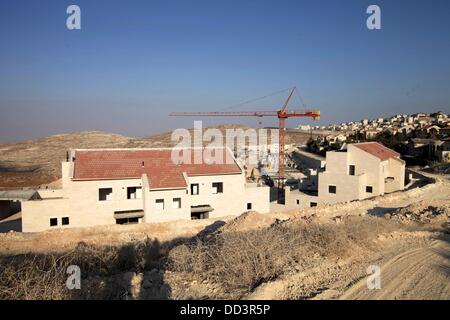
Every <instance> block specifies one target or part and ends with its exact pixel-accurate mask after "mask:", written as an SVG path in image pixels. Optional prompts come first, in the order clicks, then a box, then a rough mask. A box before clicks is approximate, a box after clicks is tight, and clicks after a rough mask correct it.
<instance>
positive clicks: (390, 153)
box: [354, 142, 403, 161]
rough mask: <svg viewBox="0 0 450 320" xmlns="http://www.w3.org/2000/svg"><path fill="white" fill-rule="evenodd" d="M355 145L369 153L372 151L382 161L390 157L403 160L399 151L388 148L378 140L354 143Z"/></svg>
mask: <svg viewBox="0 0 450 320" xmlns="http://www.w3.org/2000/svg"><path fill="white" fill-rule="evenodd" d="M354 146H355V147H357V148H358V149H361V150H363V151H365V152H367V153H370V154H371V155H373V156H375V157H377V158H378V159H380V160H381V161H384V160H388V159H390V158H392V159H395V160H400V161H403V160H401V159H400V154H399V153H397V152H395V151H394V150H392V149H389V148H386V147H385V146H383V145H382V144H380V143H378V142H367V143H356V144H354Z"/></svg>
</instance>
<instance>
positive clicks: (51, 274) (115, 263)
mask: <svg viewBox="0 0 450 320" xmlns="http://www.w3.org/2000/svg"><path fill="white" fill-rule="evenodd" d="M164 255H165V254H164V249H162V247H161V245H160V243H159V242H158V241H157V240H150V239H148V240H147V241H144V242H137V243H133V244H129V245H126V246H123V247H96V246H93V245H87V244H85V243H80V244H79V245H78V246H77V247H76V248H75V249H74V250H73V251H70V252H68V253H65V254H49V255H36V254H26V255H18V256H13V257H0V300H5V299H11V300H36V299H85V298H98V299H105V298H106V299H110V298H120V297H121V295H122V293H121V292H117V291H116V292H111V290H108V291H105V290H103V288H100V285H101V283H100V282H98V283H95V282H91V281H87V282H91V283H86V281H85V282H84V283H85V284H88V285H86V286H85V285H83V279H93V278H103V279H106V278H108V277H112V276H114V275H121V274H123V273H124V272H128V271H145V270H151V269H153V268H159V267H160V266H161V264H162V261H161V259H162V257H163V256H164ZM70 265H77V266H79V267H80V269H81V277H82V290H75V291H70V290H68V289H67V287H66V284H65V283H66V280H67V278H68V274H66V270H67V268H68V267H69V266H70ZM93 283H94V284H95V285H94V286H93V285H92V284H93ZM96 286H97V287H96ZM100 289H102V290H100ZM114 290H119V287H117V286H116V287H115V288H114V289H113V290H112V291H114Z"/></svg>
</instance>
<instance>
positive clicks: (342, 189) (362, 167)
mask: <svg viewBox="0 0 450 320" xmlns="http://www.w3.org/2000/svg"><path fill="white" fill-rule="evenodd" d="M299 185H300V188H297V189H293V190H290V189H287V190H286V200H285V201H286V204H287V205H289V206H293V207H294V206H296V207H313V206H317V205H321V204H334V203H340V202H347V201H352V200H363V199H367V198H370V197H374V196H378V195H383V194H385V193H390V192H394V191H397V190H403V189H404V186H405V163H404V161H403V160H401V159H400V155H399V154H398V153H397V152H395V151H393V150H391V149H389V148H386V147H384V146H383V145H382V144H379V143H377V142H367V143H356V144H349V145H348V146H347V150H346V151H329V152H327V153H326V165H325V168H324V170H323V171H322V172H319V173H318V187H317V189H316V190H314V191H311V190H302V188H301V184H299Z"/></svg>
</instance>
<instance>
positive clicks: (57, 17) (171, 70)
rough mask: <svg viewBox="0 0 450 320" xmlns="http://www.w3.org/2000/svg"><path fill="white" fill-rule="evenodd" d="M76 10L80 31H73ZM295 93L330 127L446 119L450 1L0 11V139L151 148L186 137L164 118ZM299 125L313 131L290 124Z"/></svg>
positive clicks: (147, 4)
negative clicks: (97, 141) (101, 137)
mask: <svg viewBox="0 0 450 320" xmlns="http://www.w3.org/2000/svg"><path fill="white" fill-rule="evenodd" d="M70 4H77V5H79V6H80V8H81V17H82V29H81V30H77V31H69V30H68V29H67V28H66V18H67V14H66V8H67V6H69V5H70ZM370 4H377V5H379V6H380V7H381V14H382V29H381V30H376V31H370V30H368V29H367V28H366V19H367V17H368V15H367V14H366V8H367V7H368V5H370ZM294 85H295V86H297V87H298V88H299V92H300V95H301V97H302V100H303V103H304V104H306V107H307V108H317V109H320V110H321V111H322V115H323V116H322V120H321V121H320V123H324V124H327V123H335V122H342V121H350V120H360V119H362V118H374V117H378V116H388V115H392V114H397V113H413V112H418V111H437V110H443V111H447V112H450V110H449V109H450V2H449V1H447V0H433V1H425V0H418V1H407V0H390V1H380V0H371V1H365V0H341V1H338V0H329V1H322V0H320V1H230V0H227V1H211V0H210V1H152V0H147V1H137V0H130V1H124V0H89V1H84V0H78V1H77V0H74V1H63V0H53V1H50V0H40V1H31V0H30V1H25V0H16V1H6V0H1V1H0V111H1V114H0V141H15V140H22V139H29V138H35V137H41V136H46V135H49V134H55V133H61V132H73V131H81V130H104V131H110V132H116V133H122V134H126V135H132V136H145V135H150V134H155V133H158V132H163V131H169V130H172V129H174V128H178V127H192V125H193V120H194V119H193V118H173V117H168V113H169V112H170V111H197V110H198V111H214V110H219V109H223V108H224V107H227V106H231V105H235V104H238V103H240V102H242V101H246V100H250V99H252V98H256V97H260V96H263V95H265V94H267V93H271V92H274V91H277V90H280V89H285V88H288V87H291V86H294ZM284 98H285V96H284V95H276V96H274V97H272V98H269V99H265V100H261V101H257V102H255V103H253V104H249V105H248V106H245V107H240V108H237V109H235V110H245V109H248V110H252V109H260V108H265V109H269V108H270V107H278V106H280V105H281V104H282V102H283V100H284ZM299 105H300V99H298V97H296V98H295V99H294V100H293V106H299ZM203 120H204V123H205V125H213V124H217V123H230V122H234V123H242V124H250V125H258V122H259V121H260V119H256V118H255V119H253V118H251V119H248V118H247V119H239V118H218V119H211V118H210V119H206V118H205V119H203ZM262 121H263V122H262V124H263V125H274V124H276V119H270V118H265V119H263V120H262ZM299 122H302V123H312V121H309V120H307V119H301V118H300V119H294V120H289V122H288V125H291V126H293V125H296V124H298V123H299Z"/></svg>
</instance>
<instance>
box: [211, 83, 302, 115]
mask: <svg viewBox="0 0 450 320" xmlns="http://www.w3.org/2000/svg"><path fill="white" fill-rule="evenodd" d="M292 88H293V87H290V88H287V89H283V90H279V91H276V92H273V93H269V94H267V95H265V96H262V97H259V98H255V99H251V100H247V101H244V102H241V103H238V104H235V105H231V106H228V107H225V108H222V109H219V110H217V111H225V110H230V109H234V108H237V107H240V106H243V105H245V104H248V103H251V102H255V101H258V100H263V99H266V98H269V97H273V96H275V95H277V94H281V93H283V92H287V91H289V90H291V89H292Z"/></svg>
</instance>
